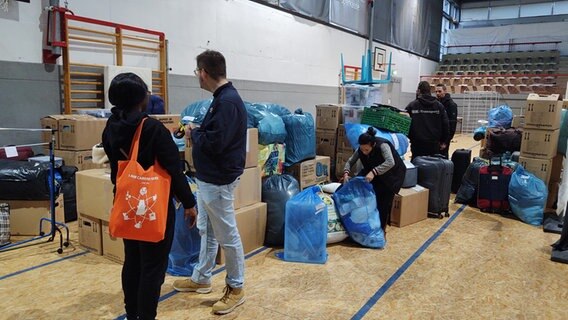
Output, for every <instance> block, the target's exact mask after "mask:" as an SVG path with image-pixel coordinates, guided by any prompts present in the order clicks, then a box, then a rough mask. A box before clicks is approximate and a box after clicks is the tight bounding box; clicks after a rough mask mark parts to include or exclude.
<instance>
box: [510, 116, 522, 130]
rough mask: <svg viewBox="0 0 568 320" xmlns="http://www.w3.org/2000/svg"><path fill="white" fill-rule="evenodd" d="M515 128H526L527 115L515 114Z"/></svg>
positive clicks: (513, 125) (512, 125)
mask: <svg viewBox="0 0 568 320" xmlns="http://www.w3.org/2000/svg"><path fill="white" fill-rule="evenodd" d="M511 127H513V128H524V127H525V116H513V122H512V123H511Z"/></svg>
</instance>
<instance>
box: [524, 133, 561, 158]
mask: <svg viewBox="0 0 568 320" xmlns="http://www.w3.org/2000/svg"><path fill="white" fill-rule="evenodd" d="M559 136H560V130H558V129H556V130H554V131H549V130H538V129H527V128H525V129H524V131H523V140H522V141H521V156H525V157H530V158H539V159H550V158H552V157H554V156H556V150H557V148H558V138H559Z"/></svg>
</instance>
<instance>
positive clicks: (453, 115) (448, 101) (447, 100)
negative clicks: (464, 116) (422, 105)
mask: <svg viewBox="0 0 568 320" xmlns="http://www.w3.org/2000/svg"><path fill="white" fill-rule="evenodd" d="M440 102H441V103H442V105H444V108H445V109H446V114H448V121H449V125H450V136H449V137H448V141H450V140H452V139H453V138H454V135H455V134H456V126H457V123H458V105H457V104H456V103H455V102H454V99H452V97H451V96H450V94H449V93H446V95H445V96H444V97H443V98H442V99H441V100H440Z"/></svg>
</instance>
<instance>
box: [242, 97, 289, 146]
mask: <svg viewBox="0 0 568 320" xmlns="http://www.w3.org/2000/svg"><path fill="white" fill-rule="evenodd" d="M245 107H246V109H247V118H248V119H247V126H248V127H249V128H258V143H259V144H262V145H268V144H272V143H283V142H284V141H285V140H286V127H285V125H284V122H283V121H282V118H281V117H280V116H279V115H278V114H275V113H272V112H270V111H269V110H268V108H267V106H266V105H264V104H257V103H252V104H251V103H248V102H246V103H245ZM275 110H277V109H275Z"/></svg>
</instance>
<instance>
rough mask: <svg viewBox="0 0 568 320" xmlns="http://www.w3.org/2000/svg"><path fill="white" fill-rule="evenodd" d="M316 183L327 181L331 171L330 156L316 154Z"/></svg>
mask: <svg viewBox="0 0 568 320" xmlns="http://www.w3.org/2000/svg"><path fill="white" fill-rule="evenodd" d="M314 161H315V167H316V184H320V183H326V182H329V177H330V175H331V174H332V172H331V158H330V157H328V156H316V158H315V159H314Z"/></svg>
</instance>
